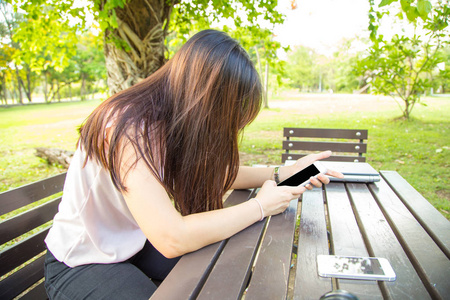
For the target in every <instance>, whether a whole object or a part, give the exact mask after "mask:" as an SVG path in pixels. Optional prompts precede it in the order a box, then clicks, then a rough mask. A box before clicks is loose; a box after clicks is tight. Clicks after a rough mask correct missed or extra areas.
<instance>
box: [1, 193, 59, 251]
mask: <svg viewBox="0 0 450 300" xmlns="http://www.w3.org/2000/svg"><path fill="white" fill-rule="evenodd" d="M60 202H61V197H58V198H56V199H53V200H51V201H49V202H47V203H44V204H42V205H40V206H38V207H35V208H33V209H30V210H28V211H26V212H24V213H22V214H20V215H17V216H15V217H13V218H11V219H9V220H7V221H5V222H2V223H0V244H3V243H6V242H8V241H10V240H12V239H14V238H16V237H19V236H21V235H22V234H24V233H26V232H28V231H30V230H32V229H34V228H36V227H39V226H41V225H43V224H45V223H47V222H48V221H50V220H52V219H53V217H54V216H55V214H56V212H57V211H58V204H59V203H60Z"/></svg>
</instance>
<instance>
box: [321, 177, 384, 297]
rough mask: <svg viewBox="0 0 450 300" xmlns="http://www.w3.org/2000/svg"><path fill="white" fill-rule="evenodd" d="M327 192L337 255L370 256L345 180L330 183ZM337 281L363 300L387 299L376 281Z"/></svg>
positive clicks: (332, 240)
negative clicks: (343, 181) (343, 182)
mask: <svg viewBox="0 0 450 300" xmlns="http://www.w3.org/2000/svg"><path fill="white" fill-rule="evenodd" d="M361 184H363V183H361ZM363 185H364V184H363ZM325 195H326V199H327V206H328V216H329V220H330V229H331V245H332V251H333V254H336V255H350V256H369V253H368V251H367V249H366V246H365V244H364V240H363V238H362V235H361V232H360V230H359V228H358V224H357V222H356V219H355V216H354V213H353V209H352V207H351V204H350V199H349V197H348V194H347V191H346V189H345V185H344V184H342V183H330V184H328V185H326V186H325ZM337 283H338V287H337V288H339V289H343V290H347V291H349V292H351V293H352V294H354V295H356V296H357V297H359V298H360V299H382V298H383V297H382V294H381V291H380V289H379V287H378V284H377V282H376V281H372V280H343V279H340V280H337Z"/></svg>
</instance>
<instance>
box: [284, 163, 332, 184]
mask: <svg viewBox="0 0 450 300" xmlns="http://www.w3.org/2000/svg"><path fill="white" fill-rule="evenodd" d="M326 172H327V168H326V167H325V166H324V165H323V164H321V163H320V162H318V161H316V162H314V163H313V164H311V165H309V166H307V167H306V168H304V169H303V170H300V171H299V172H297V173H295V174H294V175H292V176H291V177H289V178H287V179H285V180H283V181H282V182H280V183H279V184H278V186H282V185H287V186H305V185H307V184H308V183H310V179H311V177H316V176H317V175H319V174H320V173H322V174H325V173H326Z"/></svg>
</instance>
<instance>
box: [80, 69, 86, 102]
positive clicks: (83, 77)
mask: <svg viewBox="0 0 450 300" xmlns="http://www.w3.org/2000/svg"><path fill="white" fill-rule="evenodd" d="M85 95H86V75H84V73H82V74H81V88H80V97H81V101H83V100H85V99H86V98H85Z"/></svg>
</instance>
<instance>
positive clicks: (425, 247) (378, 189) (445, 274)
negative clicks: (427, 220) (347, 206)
mask: <svg viewBox="0 0 450 300" xmlns="http://www.w3.org/2000/svg"><path fill="white" fill-rule="evenodd" d="M369 188H370V190H371V191H372V193H373V194H374V197H375V199H376V201H377V203H378V205H379V206H380V208H381V209H382V211H383V214H384V215H385V217H386V219H387V220H388V222H389V224H390V226H391V228H392V229H393V231H394V233H395V235H396V236H397V239H398V240H399V241H400V244H401V245H402V247H403V249H404V251H405V252H406V254H407V255H408V257H409V260H410V261H411V262H412V263H413V266H414V268H415V269H416V271H417V273H418V274H419V277H420V278H421V279H422V282H424V284H425V287H426V288H427V290H428V292H429V293H430V294H431V296H432V298H435V299H445V298H448V295H450V281H449V279H448V278H449V277H450V260H449V259H448V258H447V256H446V255H445V254H444V253H443V252H442V250H441V249H440V248H439V247H438V246H437V245H436V244H435V242H434V241H433V239H431V237H430V236H429V235H428V233H427V232H426V231H425V230H424V228H423V227H422V226H421V225H420V224H419V222H418V221H417V220H416V219H415V217H414V216H413V215H412V214H411V212H410V211H409V210H408V209H407V208H406V207H405V205H403V202H402V201H401V200H400V199H399V198H398V197H397V195H396V194H395V193H394V192H393V191H392V190H391V189H390V188H389V186H388V185H387V183H386V182H385V181H384V180H382V181H380V182H377V183H375V184H371V185H370V186H369Z"/></svg>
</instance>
